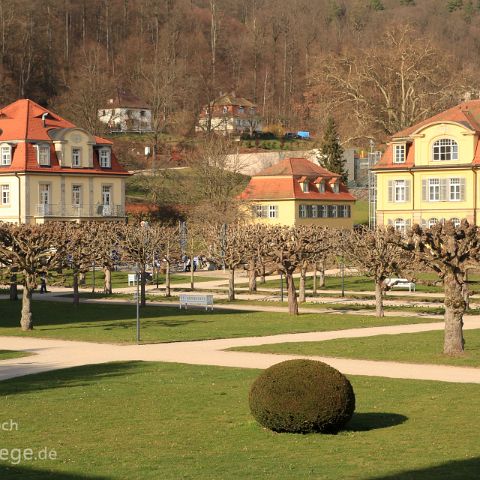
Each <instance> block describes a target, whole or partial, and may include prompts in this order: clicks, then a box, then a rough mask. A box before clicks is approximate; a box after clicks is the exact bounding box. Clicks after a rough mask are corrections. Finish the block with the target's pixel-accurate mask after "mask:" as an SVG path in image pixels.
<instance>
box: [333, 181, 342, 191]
mask: <svg viewBox="0 0 480 480" xmlns="http://www.w3.org/2000/svg"><path fill="white" fill-rule="evenodd" d="M331 185H332V192H333V193H338V192H339V191H340V189H339V186H338V182H336V183H332V184H331Z"/></svg>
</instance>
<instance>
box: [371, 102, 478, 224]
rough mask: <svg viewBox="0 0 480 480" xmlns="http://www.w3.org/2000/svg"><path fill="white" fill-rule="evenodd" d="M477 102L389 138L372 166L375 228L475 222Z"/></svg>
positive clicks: (476, 218) (425, 121)
mask: <svg viewBox="0 0 480 480" xmlns="http://www.w3.org/2000/svg"><path fill="white" fill-rule="evenodd" d="M479 137H480V100H472V101H468V102H464V103H461V104H460V105H457V106H455V107H453V108H450V109H449V110H446V111H444V112H442V113H439V114H438V115H435V116H433V117H431V118H428V119H426V120H424V121H422V122H420V123H418V124H416V125H413V126H412V127H410V128H407V129H405V130H403V131H401V132H398V133H396V134H395V135H393V137H392V139H391V141H390V142H389V143H388V146H387V149H386V151H385V153H384V155H383V156H382V159H381V160H380V162H379V163H378V164H377V165H376V166H375V167H374V172H375V173H376V181H377V182H376V183H377V205H376V221H377V225H393V226H395V228H397V229H399V230H404V229H405V228H407V227H409V226H410V225H413V224H415V223H417V224H419V225H423V226H427V227H429V226H432V225H434V224H435V223H437V222H439V221H444V220H452V221H453V222H454V223H455V224H458V223H460V221H461V220H462V219H463V218H466V219H467V220H468V221H469V222H471V223H476V224H478V223H479V212H480V183H479V182H480V177H479V168H480V142H479Z"/></svg>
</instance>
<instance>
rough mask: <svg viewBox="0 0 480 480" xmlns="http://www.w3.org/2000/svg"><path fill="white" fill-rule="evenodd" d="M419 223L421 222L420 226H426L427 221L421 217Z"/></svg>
mask: <svg viewBox="0 0 480 480" xmlns="http://www.w3.org/2000/svg"><path fill="white" fill-rule="evenodd" d="M420 223H421V224H422V228H427V221H426V220H425V219H424V218H422V220H421V222H420Z"/></svg>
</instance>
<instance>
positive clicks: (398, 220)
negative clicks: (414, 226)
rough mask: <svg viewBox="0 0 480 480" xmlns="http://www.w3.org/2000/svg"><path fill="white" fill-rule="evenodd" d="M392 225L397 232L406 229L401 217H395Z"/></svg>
mask: <svg viewBox="0 0 480 480" xmlns="http://www.w3.org/2000/svg"><path fill="white" fill-rule="evenodd" d="M393 226H394V228H395V230H398V231H399V232H405V230H406V229H407V224H406V222H405V220H404V219H403V218H396V219H395V221H394V222H393Z"/></svg>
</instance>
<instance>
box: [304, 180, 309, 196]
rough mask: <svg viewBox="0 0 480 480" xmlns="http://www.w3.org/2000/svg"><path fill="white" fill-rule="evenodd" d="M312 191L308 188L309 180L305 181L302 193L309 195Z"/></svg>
mask: <svg viewBox="0 0 480 480" xmlns="http://www.w3.org/2000/svg"><path fill="white" fill-rule="evenodd" d="M309 191H310V188H309V186H308V180H305V181H304V182H302V192H303V193H308V192H309Z"/></svg>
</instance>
